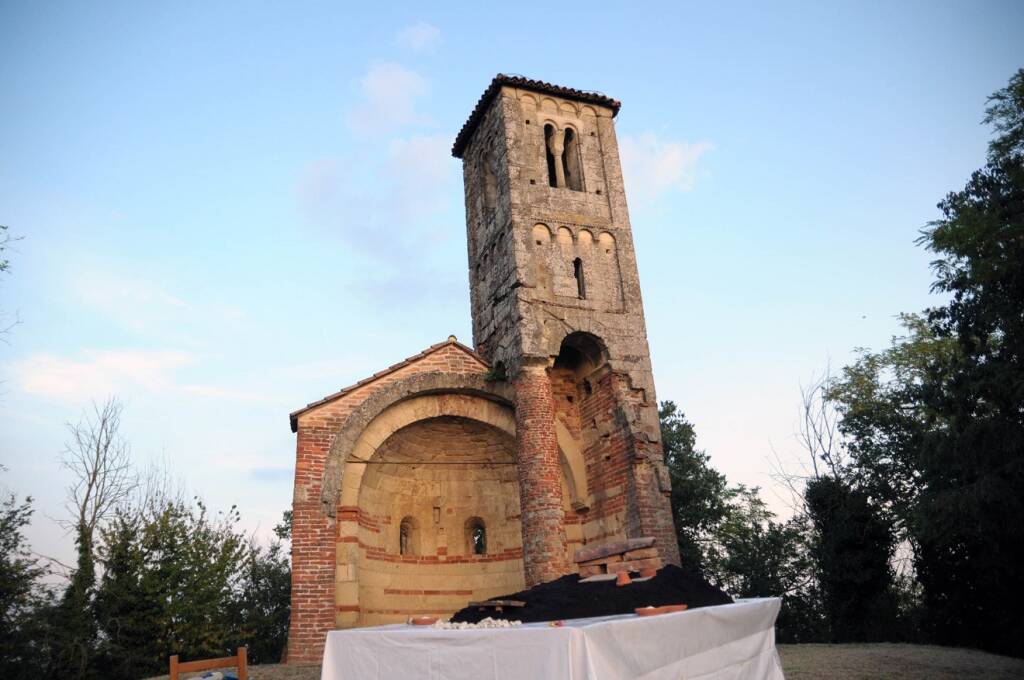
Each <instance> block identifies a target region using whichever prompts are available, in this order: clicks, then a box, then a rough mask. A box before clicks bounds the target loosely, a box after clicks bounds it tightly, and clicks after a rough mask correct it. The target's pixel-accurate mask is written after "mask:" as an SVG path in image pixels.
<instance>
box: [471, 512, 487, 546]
mask: <svg viewBox="0 0 1024 680" xmlns="http://www.w3.org/2000/svg"><path fill="white" fill-rule="evenodd" d="M466 548H467V550H466V552H467V553H469V554H470V555H486V554H487V528H486V527H485V526H484V521H483V520H482V519H480V518H479V517H470V518H469V519H468V520H466Z"/></svg>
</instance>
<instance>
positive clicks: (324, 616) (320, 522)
mask: <svg viewBox="0 0 1024 680" xmlns="http://www.w3.org/2000/svg"><path fill="white" fill-rule="evenodd" d="M318 440H319V438H318V437H316V436H315V435H313V434H312V433H309V432H305V431H304V430H303V428H300V429H299V436H298V445H297V456H296V462H295V498H294V500H293V502H292V608H291V622H290V624H289V626H288V652H287V660H288V663H289V664H318V663H320V662H321V660H322V658H323V653H324V642H325V641H326V639H327V631H329V630H331V629H332V628H333V627H334V622H335V621H334V619H335V617H334V571H335V569H334V564H335V553H336V547H335V528H334V521H333V519H332V518H330V517H328V516H327V513H325V512H324V509H323V503H322V502H321V500H320V489H321V485H322V479H323V472H324V460H325V459H326V451H325V450H324V449H323V447H322V445H320V444H319V443H318Z"/></svg>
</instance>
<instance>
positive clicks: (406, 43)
mask: <svg viewBox="0 0 1024 680" xmlns="http://www.w3.org/2000/svg"><path fill="white" fill-rule="evenodd" d="M395 42H396V43H397V44H398V45H399V46H401V47H405V48H407V49H410V50H413V51H415V52H424V51H426V52H429V51H431V50H433V49H434V48H435V47H437V45H438V44H439V43H440V42H441V31H440V29H438V28H437V26H434V25H433V24H428V23H427V22H426V21H420V22H419V23H416V24H413V25H412V26H409V27H407V28H403V29H402V30H401V31H399V32H398V35H397V36H395Z"/></svg>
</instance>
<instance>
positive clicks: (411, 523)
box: [398, 515, 420, 556]
mask: <svg viewBox="0 0 1024 680" xmlns="http://www.w3.org/2000/svg"><path fill="white" fill-rule="evenodd" d="M398 554H399V555H402V556H412V555H419V554H420V536H419V523H418V522H417V521H416V519H415V518H414V517H412V516H409V515H407V516H405V517H403V518H402V521H401V523H399V525H398Z"/></svg>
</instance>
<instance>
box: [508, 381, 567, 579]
mask: <svg viewBox="0 0 1024 680" xmlns="http://www.w3.org/2000/svg"><path fill="white" fill-rule="evenodd" d="M515 388H516V440H517V441H516V445H517V454H518V455H517V461H518V468H517V471H518V473H519V500H520V503H521V505H522V509H523V516H522V527H523V563H524V565H523V566H524V569H525V572H526V574H525V575H526V585H527V586H533V585H536V584H538V583H544V582H545V581H551V580H553V579H556V578H558V577H560V576H563V575H565V574H567V573H569V572H570V571H574V569H572V568H570V566H569V564H568V562H567V560H566V539H565V524H564V522H565V513H564V510H563V499H562V470H561V466H560V464H559V461H558V441H557V438H556V436H555V405H554V397H553V395H552V392H551V383H550V381H549V380H548V375H547V372H546V371H545V369H544V367H543V366H524V367H523V368H522V370H521V371H520V372H519V375H518V376H517V378H516V381H515Z"/></svg>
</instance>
